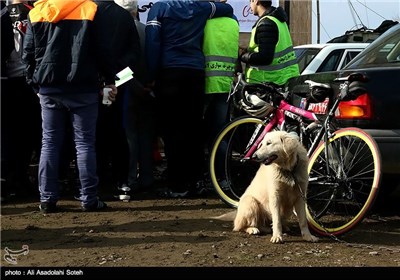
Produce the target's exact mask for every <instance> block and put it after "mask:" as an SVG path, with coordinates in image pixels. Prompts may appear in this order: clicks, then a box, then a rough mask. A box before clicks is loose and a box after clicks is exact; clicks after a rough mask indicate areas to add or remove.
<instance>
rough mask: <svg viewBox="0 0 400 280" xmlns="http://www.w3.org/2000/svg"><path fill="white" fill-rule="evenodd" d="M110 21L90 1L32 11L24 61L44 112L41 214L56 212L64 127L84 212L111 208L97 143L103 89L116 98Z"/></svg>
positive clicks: (56, 2)
mask: <svg viewBox="0 0 400 280" xmlns="http://www.w3.org/2000/svg"><path fill="white" fill-rule="evenodd" d="M108 20H109V18H108V16H107V14H106V13H102V12H101V11H99V9H98V6H97V5H96V4H95V3H94V2H93V1H90V0H76V1H62V0H38V1H37V2H35V4H34V8H33V9H32V10H31V11H30V12H29V16H28V29H27V32H26V36H25V41H24V48H23V56H22V59H23V61H24V63H25V64H26V79H27V82H28V84H30V85H31V86H32V87H33V88H34V89H35V92H37V94H38V96H39V98H40V104H41V110H42V130H43V132H42V148H41V155H40V161H39V174H38V182H39V192H40V205H39V209H40V210H41V212H43V213H52V212H56V211H57V210H58V208H57V202H58V200H59V198H60V197H59V185H58V175H59V163H60V153H61V150H62V149H63V140H64V138H65V132H66V122H71V123H72V127H73V134H74V142H75V148H76V157H77V166H78V172H79V179H80V195H79V199H80V201H81V208H82V210H83V211H97V210H102V209H104V208H106V207H107V205H106V203H104V202H103V201H101V200H100V199H99V198H98V176H97V173H96V150H95V139H96V122H97V116H98V103H99V95H100V92H101V88H102V87H103V86H104V87H107V88H111V93H110V96H109V99H110V101H115V96H116V94H117V88H116V87H115V68H114V62H113V57H112V56H110V53H112V51H111V50H112V47H113V46H112V44H111V43H110V38H111V37H112V35H113V34H112V32H110V31H109V30H104V29H102V28H100V27H101V26H102V24H103V23H104V22H107V21H108ZM99 77H102V81H100V79H99Z"/></svg>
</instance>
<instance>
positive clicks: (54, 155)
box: [38, 95, 67, 211]
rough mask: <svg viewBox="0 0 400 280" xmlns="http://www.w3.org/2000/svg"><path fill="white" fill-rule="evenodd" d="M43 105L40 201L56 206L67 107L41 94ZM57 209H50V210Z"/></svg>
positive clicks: (39, 177) (39, 175)
mask: <svg viewBox="0 0 400 280" xmlns="http://www.w3.org/2000/svg"><path fill="white" fill-rule="evenodd" d="M40 104H41V107H42V130H43V133H42V148H41V155H40V161H39V172H38V173H39V174H38V182H39V192H40V202H42V203H50V204H52V206H51V207H50V208H52V207H54V208H55V204H56V203H57V201H58V199H59V185H58V172H59V160H60V151H61V149H62V145H63V140H64V137H65V125H64V124H65V121H66V119H67V111H66V108H65V107H64V106H63V105H62V104H61V103H60V102H59V101H57V100H55V99H53V98H50V97H48V96H44V95H41V96H40ZM52 210H55V209H50V211H52Z"/></svg>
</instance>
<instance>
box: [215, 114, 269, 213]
mask: <svg viewBox="0 0 400 280" xmlns="http://www.w3.org/2000/svg"><path fill="white" fill-rule="evenodd" d="M263 128H264V122H263V120H261V119H258V118H254V117H249V116H244V117H239V118H237V119H235V120H233V121H232V122H230V123H228V124H227V125H226V126H225V127H224V128H223V129H222V131H221V132H220V133H219V134H218V136H217V138H216V139H215V141H214V144H213V147H212V150H211V153H210V158H209V171H210V177H211V182H212V184H213V186H214V188H215V190H216V192H217V194H218V195H219V197H220V198H221V200H222V201H223V202H225V203H226V204H227V205H229V206H230V207H233V208H237V207H238V205H239V199H240V197H241V196H242V194H243V193H244V191H245V190H246V188H247V187H248V185H249V184H250V182H251V180H252V179H253V177H254V176H255V174H256V172H257V170H258V167H259V165H260V164H259V163H257V162H255V161H253V160H252V159H251V158H245V153H246V151H247V149H248V148H249V146H250V145H251V144H252V141H254V140H255V139H256V138H257V137H258V135H259V134H260V133H261V132H262V130H263Z"/></svg>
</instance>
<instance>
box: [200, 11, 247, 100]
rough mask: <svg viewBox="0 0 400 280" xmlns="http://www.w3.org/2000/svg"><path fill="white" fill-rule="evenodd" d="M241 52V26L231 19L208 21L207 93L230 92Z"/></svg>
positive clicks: (206, 38)
mask: <svg viewBox="0 0 400 280" xmlns="http://www.w3.org/2000/svg"><path fill="white" fill-rule="evenodd" d="M238 52H239V24H238V22H237V21H236V20H234V19H233V18H229V17H219V18H214V19H209V20H207V24H206V26H205V29H204V40H203V54H204V56H205V62H206V65H205V71H206V87H205V89H206V93H223V92H229V90H230V88H231V83H232V81H233V79H234V74H235V68H236V63H237V59H238Z"/></svg>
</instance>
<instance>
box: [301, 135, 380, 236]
mask: <svg viewBox="0 0 400 280" xmlns="http://www.w3.org/2000/svg"><path fill="white" fill-rule="evenodd" d="M308 172H309V185H308V190H307V195H306V198H307V209H306V211H307V219H308V222H309V225H310V227H311V229H312V230H314V231H315V232H316V233H318V234H320V235H340V234H343V233H345V232H348V231H349V230H350V229H352V228H353V227H354V226H356V225H357V224H358V223H359V222H361V220H362V219H363V218H364V217H365V215H366V214H367V212H368V211H369V210H370V209H371V207H372V205H373V203H374V201H375V198H376V196H377V194H378V188H379V184H380V180H381V155H380V152H379V149H378V146H377V144H376V142H375V140H374V139H373V138H372V137H371V136H370V135H369V134H367V133H366V132H365V131H363V130H361V129H358V128H353V127H352V128H344V129H340V130H337V131H336V132H334V134H333V137H331V138H330V139H329V140H328V145H325V143H324V142H321V143H320V145H319V146H318V147H317V148H316V150H315V152H314V153H313V154H312V155H311V157H310V160H309V165H308Z"/></svg>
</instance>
